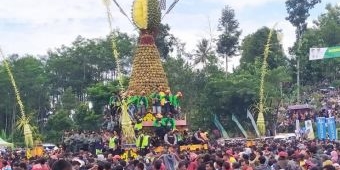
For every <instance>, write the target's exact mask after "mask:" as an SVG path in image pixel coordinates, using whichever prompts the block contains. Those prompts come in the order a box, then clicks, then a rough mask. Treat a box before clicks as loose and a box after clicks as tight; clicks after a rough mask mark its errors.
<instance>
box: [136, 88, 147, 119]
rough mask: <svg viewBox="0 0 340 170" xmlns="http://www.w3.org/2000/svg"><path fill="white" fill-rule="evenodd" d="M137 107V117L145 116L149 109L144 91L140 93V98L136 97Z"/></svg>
mask: <svg viewBox="0 0 340 170" xmlns="http://www.w3.org/2000/svg"><path fill="white" fill-rule="evenodd" d="M137 107H138V114H139V116H141V117H143V116H145V115H146V110H147V108H148V107H149V101H148V98H147V97H146V93H145V91H144V90H143V91H142V92H141V93H140V96H139V97H138V103H137Z"/></svg>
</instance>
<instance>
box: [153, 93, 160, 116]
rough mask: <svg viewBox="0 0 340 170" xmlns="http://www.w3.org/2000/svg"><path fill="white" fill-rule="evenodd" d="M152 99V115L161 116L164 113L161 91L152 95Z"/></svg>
mask: <svg viewBox="0 0 340 170" xmlns="http://www.w3.org/2000/svg"><path fill="white" fill-rule="evenodd" d="M151 99H152V113H153V114H160V113H161V111H162V109H161V108H162V107H161V96H160V95H159V91H157V90H156V91H155V92H154V93H153V94H152V95H151Z"/></svg>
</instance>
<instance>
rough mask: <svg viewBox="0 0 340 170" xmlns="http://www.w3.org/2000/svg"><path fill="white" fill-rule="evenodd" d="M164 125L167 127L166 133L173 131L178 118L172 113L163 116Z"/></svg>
mask: <svg viewBox="0 0 340 170" xmlns="http://www.w3.org/2000/svg"><path fill="white" fill-rule="evenodd" d="M162 122H163V123H162V125H164V126H165V127H164V128H165V133H167V132H169V131H172V130H174V129H175V128H176V120H175V119H174V118H173V115H172V114H171V113H170V114H169V115H167V116H166V117H164V118H162Z"/></svg>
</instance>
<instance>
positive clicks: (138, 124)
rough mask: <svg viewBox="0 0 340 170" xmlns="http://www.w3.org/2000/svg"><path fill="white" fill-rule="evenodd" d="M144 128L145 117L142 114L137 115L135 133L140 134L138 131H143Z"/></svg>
mask: <svg viewBox="0 0 340 170" xmlns="http://www.w3.org/2000/svg"><path fill="white" fill-rule="evenodd" d="M142 128H143V118H141V117H140V116H137V117H136V122H135V124H134V130H135V134H138V132H139V131H141V130H142Z"/></svg>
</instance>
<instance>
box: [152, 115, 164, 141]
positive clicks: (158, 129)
mask: <svg viewBox="0 0 340 170" xmlns="http://www.w3.org/2000/svg"><path fill="white" fill-rule="evenodd" d="M162 118H163V116H162V115H161V114H159V113H158V114H157V115H156V120H154V121H153V124H152V125H153V127H154V128H155V134H156V135H157V137H159V138H161V139H163V137H164V135H165V124H164V122H163V121H162Z"/></svg>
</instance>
